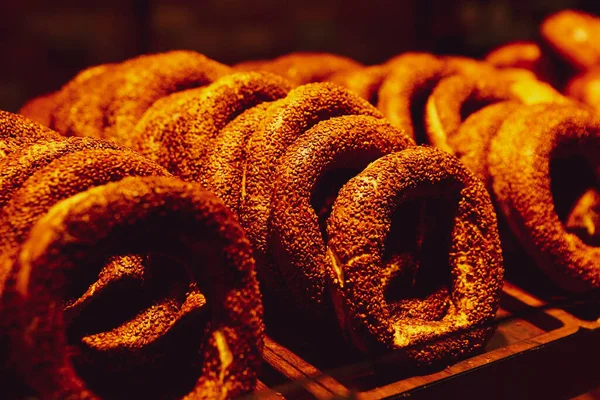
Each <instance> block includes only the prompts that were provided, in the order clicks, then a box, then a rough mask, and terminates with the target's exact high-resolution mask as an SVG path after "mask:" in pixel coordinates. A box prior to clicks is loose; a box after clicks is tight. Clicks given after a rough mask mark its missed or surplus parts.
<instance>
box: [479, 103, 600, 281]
mask: <svg viewBox="0 0 600 400" xmlns="http://www.w3.org/2000/svg"><path fill="white" fill-rule="evenodd" d="M599 150H600V120H598V119H597V117H595V116H594V115H592V114H591V113H589V112H588V111H586V110H584V109H578V108H575V107H568V106H561V105H555V104H547V105H535V106H529V107H523V108H521V109H519V110H517V111H516V112H514V113H513V114H512V115H511V116H510V117H509V118H508V119H507V120H506V122H505V123H504V124H503V125H502V127H501V128H500V130H499V131H498V133H497V135H496V137H495V138H494V139H493V140H492V143H491V146H490V153H489V156H488V163H489V172H490V176H491V177H492V184H493V188H494V193H495V195H496V198H497V201H498V205H499V207H500V209H501V210H502V211H503V214H504V215H505V217H506V219H507V221H508V223H509V225H510V226H511V228H512V231H513V232H514V234H515V235H516V236H517V237H518V238H519V239H520V241H521V244H522V245H523V247H524V248H525V250H526V251H527V252H528V253H529V254H530V255H531V256H532V257H533V258H534V259H535V260H536V262H537V264H538V266H539V268H540V269H542V270H544V271H545V272H546V273H547V274H548V275H549V276H550V277H551V278H553V279H554V280H555V282H556V283H557V284H558V285H560V286H562V287H564V288H565V289H567V290H572V291H581V290H586V289H590V288H598V287H600V268H599V265H598V260H600V248H598V247H593V246H589V245H586V244H585V243H584V242H583V241H582V240H581V239H580V238H579V237H577V236H575V235H573V234H569V233H567V232H566V230H565V226H564V225H563V223H562V222H561V221H560V219H559V217H558V215H557V213H556V210H555V206H554V197H553V194H552V189H551V179H550V163H551V161H552V160H553V159H555V158H560V157H562V156H565V155H570V154H573V153H575V154H579V155H581V156H582V157H584V159H586V160H587V162H588V163H590V165H591V168H592V170H593V171H594V173H596V174H597V173H598V166H597V163H598V157H597V155H598V151H599ZM561 153H563V154H561ZM596 176H597V175H596Z"/></svg>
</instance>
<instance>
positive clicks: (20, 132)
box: [0, 110, 61, 160]
mask: <svg viewBox="0 0 600 400" xmlns="http://www.w3.org/2000/svg"><path fill="white" fill-rule="evenodd" d="M40 140H61V137H60V135H58V134H57V133H56V132H54V131H52V130H50V129H48V128H46V127H44V126H42V125H40V124H38V123H36V122H34V121H32V120H30V119H28V118H25V117H23V116H21V115H17V114H12V113H9V112H6V111H1V110H0V160H1V159H3V158H4V157H6V156H8V155H9V154H11V153H13V152H15V151H18V150H19V149H20V148H22V147H23V146H26V145H29V144H31V143H35V142H37V141H40Z"/></svg>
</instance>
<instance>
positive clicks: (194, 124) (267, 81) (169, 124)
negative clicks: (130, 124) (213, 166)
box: [132, 72, 291, 182]
mask: <svg viewBox="0 0 600 400" xmlns="http://www.w3.org/2000/svg"><path fill="white" fill-rule="evenodd" d="M290 89H291V85H290V84H289V83H288V82H287V81H285V80H284V79H283V78H281V77H279V76H277V75H274V74H269V73H264V72H238V73H234V74H231V75H228V76H225V77H223V78H220V79H218V80H217V81H216V82H214V83H212V84H211V85H208V86H206V87H204V88H198V89H191V90H186V91H183V92H178V93H175V94H172V95H170V96H167V97H164V98H162V99H160V100H159V101H157V102H156V103H154V105H153V106H152V107H151V108H150V109H149V110H148V111H147V112H146V113H145V114H144V116H143V117H142V119H141V120H140V121H139V123H138V124H137V126H136V128H135V131H134V133H133V140H132V147H133V148H134V149H135V150H138V151H139V152H140V153H142V154H143V155H145V156H147V157H148V158H150V159H151V160H153V161H156V162H157V163H159V164H160V165H162V166H164V167H165V168H167V169H168V170H169V171H170V172H171V173H173V174H175V175H177V176H179V177H181V178H183V179H186V180H190V181H196V182H204V181H205V180H206V179H205V177H206V174H205V170H206V164H207V161H208V157H209V155H210V152H211V149H212V144H213V141H214V140H215V138H216V137H218V135H219V133H220V132H221V130H222V129H223V128H225V127H226V126H227V124H229V123H230V122H231V121H232V120H233V119H235V117H237V116H238V115H240V114H241V113H242V112H244V111H245V110H247V109H249V108H252V107H254V106H256V105H258V104H260V103H262V102H265V101H272V100H276V99H278V98H281V97H284V96H285V95H286V94H287V93H288V91H289V90H290Z"/></svg>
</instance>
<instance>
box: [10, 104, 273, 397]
mask: <svg viewBox="0 0 600 400" xmlns="http://www.w3.org/2000/svg"><path fill="white" fill-rule="evenodd" d="M0 146H1V147H2V150H3V151H2V158H1V159H0V164H1V165H2V168H1V170H2V173H1V174H0V220H1V221H2V224H1V228H0V230H1V231H2V234H1V235H0V236H1V239H0V266H1V269H0V327H1V329H0V331H1V332H2V335H1V339H2V341H3V346H4V344H6V345H7V347H6V349H10V352H9V354H7V355H6V356H7V358H6V359H5V358H3V359H2V362H3V363H4V362H6V363H8V364H7V365H5V366H4V367H6V366H8V367H9V369H14V370H17V371H18V372H19V374H20V376H21V377H22V378H23V380H24V381H25V382H26V384H27V385H29V386H30V388H31V389H33V390H34V391H35V392H37V394H38V395H40V396H41V397H42V398H57V399H58V398H97V397H96V396H97V393H95V391H96V389H99V392H100V393H103V394H104V395H106V396H107V397H114V396H124V395H126V394H127V393H128V392H127V389H128V388H127V387H126V386H127V379H131V378H132V374H124V376H120V375H121V374H122V372H123V371H124V370H126V369H127V367H126V365H127V363H130V364H134V366H135V368H136V369H138V370H142V371H143V372H142V374H144V375H143V376H138V377H137V378H136V379H138V380H139V381H141V382H144V384H143V385H138V386H137V387H135V388H133V391H132V392H130V393H129V395H130V396H136V397H138V396H141V397H147V396H152V395H154V394H156V392H157V391H160V392H162V393H163V394H167V395H170V396H177V397H183V396H184V395H185V396H187V397H188V398H224V397H233V396H236V395H239V394H242V393H246V392H248V391H251V390H253V389H254V385H255V382H256V372H257V370H258V366H259V365H260V351H261V343H262V332H263V325H262V304H261V301H260V293H259V288H258V282H257V280H256V278H255V272H254V261H253V258H252V255H251V249H250V245H249V243H248V241H247V239H246V238H245V236H244V233H243V230H242V228H241V227H240V226H239V224H238V223H237V222H236V220H235V217H234V216H233V215H232V214H231V213H230V212H229V211H228V210H227V208H226V207H225V206H224V205H223V203H222V202H221V201H220V200H219V199H217V198H216V197H215V196H213V195H212V194H210V193H208V192H206V191H205V190H203V189H201V187H200V186H199V185H194V184H189V183H185V182H183V181H181V180H179V179H177V178H174V177H172V176H170V174H169V173H168V172H167V171H166V170H165V169H163V168H162V167H160V166H158V165H157V164H154V163H153V162H151V161H149V160H147V159H145V158H143V157H141V156H139V155H138V154H136V153H134V152H132V151H131V150H127V149H123V148H119V147H118V146H116V145H114V144H112V143H109V142H105V141H103V140H99V139H93V138H64V137H61V136H59V135H57V134H56V133H55V132H53V131H50V130H48V129H46V128H43V127H42V126H39V125H37V124H35V123H33V122H32V121H29V120H27V119H25V118H23V117H20V116H18V115H13V114H10V113H6V112H0ZM127 254H131V255H127ZM135 254H142V255H145V254H152V255H151V257H152V258H151V259H143V258H140V257H139V256H135ZM155 254H162V255H163V256H166V257H171V258H170V259H169V260H170V262H169V263H164V262H162V263H161V262H160V260H159V262H158V263H153V265H152V266H153V267H154V268H158V269H168V273H172V272H173V271H174V268H173V265H172V264H173V260H182V261H183V264H184V265H186V267H187V273H188V274H189V277H185V276H184V277H183V278H184V279H185V280H186V281H184V282H183V284H184V285H185V287H184V288H183V289H182V290H180V293H178V294H176V295H178V296H179V297H182V298H181V299H179V301H176V299H174V298H172V296H173V293H169V292H165V291H164V290H163V292H161V293H162V294H163V298H160V299H151V300H154V301H153V302H152V303H151V304H147V305H146V306H147V309H142V310H139V309H134V310H133V311H135V312H137V314H135V315H134V316H131V315H130V318H129V319H127V320H125V321H124V322H123V323H122V324H120V325H119V326H118V327H113V325H110V324H109V329H108V330H107V331H104V332H99V333H97V331H95V328H94V325H98V324H97V322H98V319H102V318H104V317H108V318H109V321H111V315H114V314H118V313H119V312H120V310H116V309H114V307H112V308H111V307H110V303H109V304H108V305H109V306H108V307H106V303H105V304H104V305H105V307H104V308H102V307H100V308H98V307H97V306H98V303H100V305H102V299H103V298H104V299H106V298H109V300H110V297H111V296H118V295H119V294H120V295H121V297H120V298H119V299H118V301H114V299H112V300H113V302H112V304H117V305H118V306H119V308H121V309H122V308H126V309H127V308H128V303H134V304H138V303H136V300H137V296H140V295H141V294H143V291H142V290H140V286H142V287H144V286H146V287H147V286H148V285H149V284H150V282H149V281H151V280H152V279H151V278H149V277H148V276H147V275H148V272H149V271H148V269H149V268H150V264H149V263H148V261H149V260H153V259H154V258H153V257H154V255H155ZM107 256H113V257H111V258H110V259H109V260H108V261H106V260H107ZM207 258H209V259H210V260H211V262H210V263H205V264H202V263H199V260H203V259H207ZM100 266H103V268H102V272H101V273H100V275H99V276H100V278H99V280H98V281H97V282H96V283H94V284H92V286H91V287H90V288H89V289H88V290H87V291H86V292H85V293H84V294H83V295H80V293H77V292H78V289H79V288H80V287H82V285H83V286H85V285H86V284H89V282H87V279H86V278H85V277H86V276H88V277H89V276H94V275H95V274H96V273H97V270H98V269H100V268H99V267H100ZM95 267H98V268H96V269H94V268H95ZM140 275H145V276H143V278H144V279H145V281H144V282H143V283H142V284H141V285H129V286H125V287H122V288H121V290H122V291H123V292H122V293H120V292H119V290H117V291H115V290H114V289H115V287H116V286H117V285H119V283H127V282H126V281H127V279H129V280H130V281H134V282H135V281H139V280H140ZM163 276H164V271H163ZM147 278H148V279H147ZM178 278H181V276H178ZM207 282H210V284H207ZM160 284H165V282H160V283H158V285H160ZM155 285H156V283H155ZM111 288H112V289H113V290H112V291H111ZM198 288H199V289H201V290H202V293H200V292H199V290H198ZM73 293H77V294H76V295H75V298H72V294H73ZM154 294H156V293H154ZM203 294H206V297H207V298H208V307H210V313H208V314H207V313H206V311H204V312H203V313H199V312H198V310H201V309H203V310H206V307H205V303H206V300H205V298H204V296H203ZM78 296H79V297H78ZM65 303H66V304H68V305H67V307H66V309H65V311H64V312H63V309H64V308H65V306H64V304H65ZM94 305H96V307H95V308H93V310H90V307H94ZM138 305H139V304H138ZM86 314H87V321H84V322H83V325H85V324H86V322H87V325H88V326H84V327H83V328H84V329H83V331H84V334H83V338H77V339H78V340H79V341H80V342H81V343H80V346H78V349H79V351H81V352H82V354H79V353H78V352H76V353H73V351H72V346H73V344H74V343H73V342H72V341H71V340H70V339H69V338H68V337H67V327H68V325H71V324H72V323H73V322H74V321H76V320H77V318H78V317H79V316H82V315H83V316H85V315H86ZM205 320H208V321H205ZM113 322H114V320H113ZM100 326H102V325H100ZM205 326H207V327H208V330H207V331H206V332H205V335H204V336H202V332H203V330H204V328H205ZM86 328H88V329H87V330H86ZM96 329H97V326H96ZM185 330H190V331H191V332H195V334H194V335H190V334H189V333H187V334H186V332H185ZM7 341H8V342H7ZM232 354H235V357H233V356H232ZM103 356H104V357H105V358H107V357H108V358H109V359H108V360H107V361H105V362H107V363H108V365H109V366H112V367H114V368H115V370H116V371H115V372H116V373H113V374H112V375H111V374H104V375H103V371H102V370H101V368H99V363H98V360H99V359H101V358H102V357H103ZM3 357H4V356H3ZM182 362H184V363H189V364H193V365H198V366H199V367H198V368H201V369H199V370H196V371H191V372H194V374H193V376H190V371H188V370H190V367H189V365H181V363H182ZM144 364H152V366H153V367H154V368H155V369H154V370H152V368H148V366H147V365H144ZM163 364H164V365H163ZM75 365H76V366H77V367H75ZM3 369H4V370H5V371H6V368H3ZM170 369H174V370H175V371H171V373H170V374H169V370H170ZM83 371H87V373H86V374H85V377H86V378H90V379H83V378H82V376H81V374H82V373H84V372H83ZM150 371H153V372H154V375H152V374H148V375H145V374H146V373H148V372H150ZM186 373H187V375H186V377H187V378H188V380H187V381H186V380H185V379H181V376H180V375H183V374H186ZM96 375H99V376H96ZM92 378H93V379H92ZM104 380H105V381H104ZM94 384H95V386H94ZM177 384H179V386H177ZM90 385H92V386H91V387H92V390H90ZM15 390H16V389H15ZM111 390H112V392H111ZM93 392H94V393H93ZM186 393H187V394H186ZM25 394H26V393H14V392H13V393H12V395H14V396H15V397H18V396H19V395H23V396H24V395H25ZM3 395H6V396H8V397H11V387H10V386H9V387H3Z"/></svg>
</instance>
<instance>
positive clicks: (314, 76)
mask: <svg viewBox="0 0 600 400" xmlns="http://www.w3.org/2000/svg"><path fill="white" fill-rule="evenodd" d="M359 67H361V64H360V63H358V62H356V61H354V60H352V59H350V58H348V57H343V56H339V55H336V54H329V53H310V52H295V53H290V54H286V55H283V56H280V57H277V58H275V59H273V60H261V61H253V62H248V63H240V64H238V65H237V66H234V68H235V69H237V70H242V71H264V72H270V73H273V74H277V75H280V76H283V77H284V78H286V79H289V80H290V81H291V82H293V83H294V84H295V85H305V84H307V83H314V82H323V81H326V80H328V78H329V77H330V76H331V75H333V74H334V73H336V72H339V71H344V70H349V69H354V68H359Z"/></svg>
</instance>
